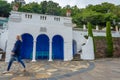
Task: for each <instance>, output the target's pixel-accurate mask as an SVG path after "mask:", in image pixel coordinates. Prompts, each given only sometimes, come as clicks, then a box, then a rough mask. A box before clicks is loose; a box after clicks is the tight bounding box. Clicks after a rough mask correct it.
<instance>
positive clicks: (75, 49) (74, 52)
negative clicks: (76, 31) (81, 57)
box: [72, 40, 77, 55]
mask: <svg viewBox="0 0 120 80" xmlns="http://www.w3.org/2000/svg"><path fill="white" fill-rule="evenodd" d="M72 46H73V55H75V54H76V53H77V43H76V41H75V40H73V42H72Z"/></svg>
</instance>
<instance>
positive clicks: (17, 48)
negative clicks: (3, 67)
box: [3, 35, 26, 73]
mask: <svg viewBox="0 0 120 80" xmlns="http://www.w3.org/2000/svg"><path fill="white" fill-rule="evenodd" d="M16 39H17V41H16V42H15V44H14V47H13V49H12V51H11V58H10V60H9V63H8V67H7V71H5V72H3V73H7V72H9V70H10V67H11V65H12V63H13V61H18V62H19V63H21V64H22V66H23V68H24V70H23V71H26V69H25V68H26V66H25V64H24V62H23V61H22V60H21V58H20V53H21V47H22V40H21V36H20V35H17V37H16Z"/></svg>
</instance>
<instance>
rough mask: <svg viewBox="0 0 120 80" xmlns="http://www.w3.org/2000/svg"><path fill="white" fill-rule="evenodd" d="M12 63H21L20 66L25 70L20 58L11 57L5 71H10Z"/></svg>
mask: <svg viewBox="0 0 120 80" xmlns="http://www.w3.org/2000/svg"><path fill="white" fill-rule="evenodd" d="M13 61H18V62H19V63H21V64H22V66H23V67H24V68H25V64H24V62H23V61H22V60H21V58H20V57H18V56H11V58H10V61H9V64H8V68H7V71H9V70H10V67H11V65H12V63H13Z"/></svg>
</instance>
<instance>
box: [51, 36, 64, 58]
mask: <svg viewBox="0 0 120 80" xmlns="http://www.w3.org/2000/svg"><path fill="white" fill-rule="evenodd" d="M63 45H64V40H63V38H62V37H61V36H60V35H56V36H54V37H53V39H52V58H53V59H60V60H63V59H64V46H63Z"/></svg>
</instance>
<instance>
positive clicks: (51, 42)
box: [0, 11, 94, 62]
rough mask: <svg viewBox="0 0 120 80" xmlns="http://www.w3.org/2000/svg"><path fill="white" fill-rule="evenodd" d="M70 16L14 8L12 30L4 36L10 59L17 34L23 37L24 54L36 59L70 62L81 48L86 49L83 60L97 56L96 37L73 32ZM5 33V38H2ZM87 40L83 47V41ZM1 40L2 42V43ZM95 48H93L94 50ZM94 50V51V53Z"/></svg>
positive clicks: (10, 25)
mask: <svg viewBox="0 0 120 80" xmlns="http://www.w3.org/2000/svg"><path fill="white" fill-rule="evenodd" d="M72 28H73V24H72V21H71V18H70V17H60V16H51V15H42V14H33V13H23V12H16V11H12V12H11V15H10V17H9V21H8V30H6V31H5V32H4V33H5V34H3V35H2V36H5V35H6V36H5V37H4V39H3V38H0V39H1V41H4V43H5V44H7V45H5V44H4V45H5V47H6V59H5V60H6V62H8V60H9V59H10V52H11V50H12V48H13V46H14V43H15V41H16V35H21V36H22V41H23V46H22V53H21V57H22V58H23V59H31V60H32V61H36V60H43V59H47V60H49V61H52V60H63V61H69V60H72V59H73V55H74V54H76V53H78V52H79V51H80V50H82V51H83V50H86V48H87V51H88V53H87V54H89V55H90V54H91V56H90V57H89V55H88V56H87V55H86V53H85V51H83V53H82V54H81V55H82V57H81V59H87V60H88V59H89V60H93V59H94V52H93V50H94V49H93V47H92V46H93V45H88V44H92V39H91V38H90V39H88V40H86V39H85V38H84V35H83V34H79V32H78V31H75V30H74V31H73V29H72ZM2 36H1V37H2ZM86 42H87V46H86V45H85V47H84V48H82V45H83V43H86ZM0 43H1V42H0ZM91 50H92V51H91ZM91 52H92V53H91Z"/></svg>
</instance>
